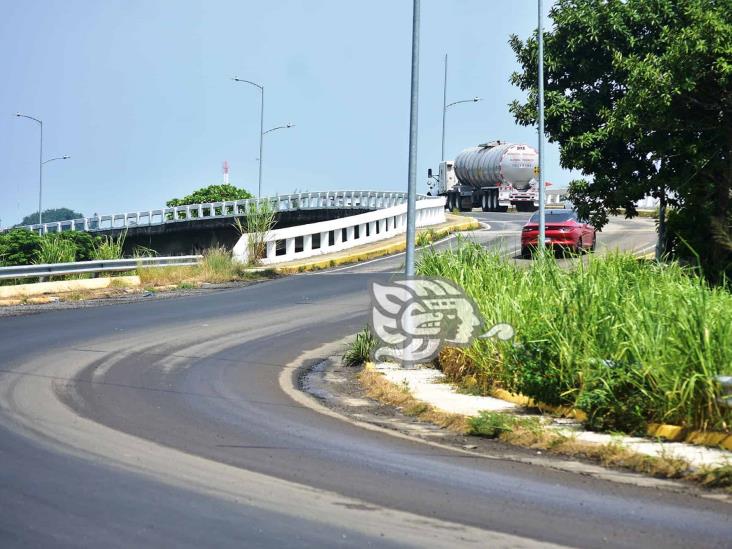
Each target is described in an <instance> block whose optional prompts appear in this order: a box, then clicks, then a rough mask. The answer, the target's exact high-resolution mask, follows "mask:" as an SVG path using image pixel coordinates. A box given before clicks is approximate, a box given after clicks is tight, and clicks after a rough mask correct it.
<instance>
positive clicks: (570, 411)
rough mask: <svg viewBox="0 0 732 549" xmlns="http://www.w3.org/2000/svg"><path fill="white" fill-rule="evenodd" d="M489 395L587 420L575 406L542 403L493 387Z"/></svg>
mask: <svg viewBox="0 0 732 549" xmlns="http://www.w3.org/2000/svg"><path fill="white" fill-rule="evenodd" d="M491 395H492V396H494V397H495V398H499V399H501V400H505V401H506V402H512V403H514V404H518V405H519V406H526V407H527V408H539V410H542V411H543V412H549V413H550V414H555V415H558V416H562V417H573V418H575V419H576V420H578V421H587V414H586V413H585V412H583V411H582V410H577V409H576V408H570V407H569V406H553V405H551V404H544V403H543V402H536V401H535V400H534V399H533V398H531V397H527V396H524V395H517V394H516V393H511V392H510V391H506V390H505V389H493V390H492V391H491Z"/></svg>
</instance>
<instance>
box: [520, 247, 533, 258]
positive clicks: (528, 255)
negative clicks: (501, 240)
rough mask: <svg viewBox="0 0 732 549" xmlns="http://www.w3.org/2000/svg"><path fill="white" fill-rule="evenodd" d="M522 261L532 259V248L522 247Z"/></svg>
mask: <svg viewBox="0 0 732 549" xmlns="http://www.w3.org/2000/svg"><path fill="white" fill-rule="evenodd" d="M521 259H531V248H529V247H528V246H521Z"/></svg>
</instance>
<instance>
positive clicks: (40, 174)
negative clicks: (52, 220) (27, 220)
mask: <svg viewBox="0 0 732 549" xmlns="http://www.w3.org/2000/svg"><path fill="white" fill-rule="evenodd" d="M15 116H17V117H18V118H27V119H28V120H33V121H34V122H37V123H38V125H39V126H40V127H41V146H40V152H39V155H38V224H39V225H40V224H41V223H43V217H42V215H43V214H42V213H41V204H42V202H43V121H41V120H39V119H38V118H34V117H33V116H28V115H27V114H21V113H19V112H16V113H15Z"/></svg>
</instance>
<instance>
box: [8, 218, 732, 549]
mask: <svg viewBox="0 0 732 549" xmlns="http://www.w3.org/2000/svg"><path fill="white" fill-rule="evenodd" d="M478 217H481V218H483V219H487V220H488V222H489V223H491V225H492V226H493V229H494V230H493V231H483V232H480V233H479V234H476V235H475V236H474V238H476V239H477V240H479V241H481V242H483V243H485V244H486V245H493V246H495V245H498V243H497V242H498V239H499V238H500V234H499V233H501V231H506V233H507V234H510V233H511V231H512V230H514V231H515V227H513V226H512V225H511V224H513V223H517V222H516V220H515V218H514V219H512V218H510V217H507V218H505V219H504V218H503V216H500V214H492V215H482V214H480V215H478ZM519 223H520V222H519ZM624 226H625V225H623V224H622V223H618V232H617V235H619V236H615V237H613V236H608V237H607V240H606V243H608V245H609V246H612V245H614V242H632V244H631V247H632V248H633V249H638V250H640V249H642V248H643V247H644V246H647V245H648V242H651V243H652V240H653V238H652V234H650V236H649V233H648V230H647V226H646V225H638V224H634V225H631V226H629V228H628V229H627V230H628V231H629V232H628V233H627V234H625V233H624V229H623V227H624ZM637 227H641V229H643V230H641V231H639V232H638V235H636V234H635V233H633V231H634V230H635V229H636V228H637ZM651 227H652V225H651ZM644 231H645V233H644ZM494 233H495V234H494ZM607 234H608V235H612V234H613V233H612V231H608V233H607ZM643 234H644V235H645V236H642V235H643ZM613 238H616V239H617V240H616V241H613V240H612V239H613ZM633 239H636V240H633ZM601 242H602V241H601ZM504 244H505V243H504ZM446 245H449V243H447V244H446ZM399 261H400V258H399V257H396V258H389V259H385V260H382V261H376V262H373V263H366V264H363V265H358V266H354V267H349V268H347V269H337V270H334V271H332V272H329V273H321V274H314V275H306V276H293V277H289V278H283V279H279V280H274V281H269V282H265V283H262V284H257V285H254V286H250V287H246V288H241V289H234V290H226V291H220V292H215V293H211V294H209V295H198V296H194V297H185V298H178V299H169V300H151V301H142V302H137V303H132V304H127V305H116V306H99V307H93V308H84V309H75V310H60V311H48V312H44V313H41V314H36V315H28V316H21V317H5V318H0V344H1V345H2V366H1V370H0V463H1V464H2V466H1V467H0V503H1V512H0V545H2V546H3V547H14V546H75V547H78V546H89V547H92V546H94V547H96V546H101V545H105V546H119V547H129V546H149V547H160V546H191V547H200V546H202V545H206V546H209V545H215V546H236V547H242V546H251V547H262V546H268V547H275V546H276V547H283V546H298V547H301V546H312V547H324V546H340V545H343V546H358V547H362V546H367V545H373V546H379V547H381V546H446V545H458V546H462V545H466V546H475V547H478V546H496V547H498V546H506V547H509V546H511V547H519V546H534V545H539V544H540V543H546V544H557V545H565V546H574V547H616V546H617V547H637V546H644V547H688V546H692V545H693V546H696V547H704V546H710V547H714V546H718V547H722V546H728V543H729V539H730V538H729V536H730V533H731V532H732V529H731V526H730V509H731V508H730V507H729V505H728V504H727V503H723V502H719V501H715V500H713V499H709V498H697V497H692V496H689V495H683V494H675V493H672V492H669V491H662V490H657V489H648V488H640V487H635V486H632V485H622V484H614V483H611V482H608V481H602V480H597V479H593V478H589V477H584V476H580V475H574V474H570V473H564V472H557V471H554V470H550V469H545V468H541V467H536V466H530V465H524V464H520V463H515V462H511V461H505V460H502V459H489V458H480V457H473V456H468V455H465V454H463V453H458V452H454V451H450V450H446V449H443V448H438V447H435V446H429V445H425V444H422V443H418V442H414V441H411V440H408V439H405V438H398V437H395V436H392V435H389V434H385V433H383V432H380V431H376V430H366V429H363V428H360V427H358V426H354V425H352V424H350V423H347V422H344V421H341V420H340V419H337V418H334V417H331V416H327V415H323V414H321V413H319V412H317V411H315V410H313V409H311V408H309V407H305V406H302V405H300V404H298V403H297V402H296V401H294V400H293V399H292V398H291V397H290V396H288V395H287V394H286V393H285V392H283V390H282V389H281V387H280V383H279V380H278V379H279V377H280V375H281V373H282V371H283V370H286V369H288V368H290V369H291V368H293V367H294V366H295V365H296V364H297V361H298V358H299V357H300V356H301V355H302V352H303V351H308V350H315V351H313V352H312V353H311V354H310V357H311V358H312V359H315V358H316V357H317V356H319V355H322V354H323V353H324V352H326V351H324V350H322V349H321V350H319V351H318V350H317V349H319V348H321V347H322V346H323V345H324V344H327V343H328V342H332V341H336V340H338V339H340V338H342V337H344V336H347V335H349V334H352V333H354V332H356V331H357V330H359V329H360V328H361V327H362V326H363V324H364V323H365V319H366V310H367V305H368V296H367V292H366V288H367V283H368V282H369V281H370V280H373V279H375V278H384V279H386V278H387V277H388V276H389V271H392V270H394V269H395V268H397V267H398V264H399ZM287 371H288V370H286V374H287Z"/></svg>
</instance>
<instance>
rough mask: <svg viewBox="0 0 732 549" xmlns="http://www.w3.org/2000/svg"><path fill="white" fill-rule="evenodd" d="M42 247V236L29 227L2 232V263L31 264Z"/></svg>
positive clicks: (5, 264)
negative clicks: (28, 228)
mask: <svg viewBox="0 0 732 549" xmlns="http://www.w3.org/2000/svg"><path fill="white" fill-rule="evenodd" d="M40 247H41V237H40V236H39V235H38V234H36V233H34V232H32V231H29V230H27V229H12V230H10V231H8V232H6V233H2V234H0V265H4V266H11V265H30V264H32V263H33V260H34V258H35V257H36V254H37V252H38V250H39V249H40Z"/></svg>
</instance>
